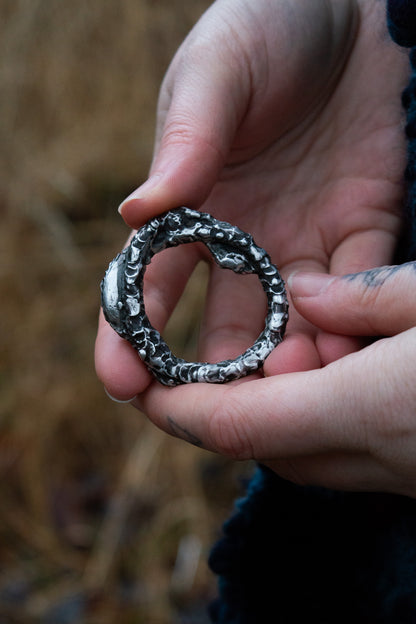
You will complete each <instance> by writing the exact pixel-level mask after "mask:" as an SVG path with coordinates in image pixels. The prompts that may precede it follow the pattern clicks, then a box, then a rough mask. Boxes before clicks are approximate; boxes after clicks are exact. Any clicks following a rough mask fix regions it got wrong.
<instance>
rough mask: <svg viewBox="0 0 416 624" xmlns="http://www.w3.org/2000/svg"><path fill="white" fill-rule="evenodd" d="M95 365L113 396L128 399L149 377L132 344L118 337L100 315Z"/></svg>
mask: <svg viewBox="0 0 416 624" xmlns="http://www.w3.org/2000/svg"><path fill="white" fill-rule="evenodd" d="M95 369H96V373H97V376H98V378H99V379H100V381H101V382H102V383H103V385H104V388H105V390H106V392H107V394H109V395H110V396H111V398H112V399H116V400H117V401H129V400H131V399H132V398H133V397H135V396H136V395H137V394H140V393H141V392H143V391H144V390H145V389H146V388H147V387H148V385H149V384H150V382H151V380H152V376H151V374H150V373H149V371H148V370H147V369H146V368H145V366H144V364H143V363H142V361H141V360H140V358H139V356H138V354H137V353H136V351H135V350H134V349H133V347H132V346H131V345H130V344H129V343H128V342H127V341H126V340H123V339H122V338H120V336H118V334H116V332H115V331H114V330H113V329H112V328H111V327H110V325H109V324H108V323H107V322H106V321H105V320H104V318H103V317H102V315H101V318H100V323H99V330H98V335H97V339H96V343H95Z"/></svg>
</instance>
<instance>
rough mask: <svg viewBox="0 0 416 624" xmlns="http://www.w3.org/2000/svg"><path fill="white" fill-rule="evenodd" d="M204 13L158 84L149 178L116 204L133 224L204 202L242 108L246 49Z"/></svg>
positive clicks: (246, 82) (245, 96)
mask: <svg viewBox="0 0 416 624" xmlns="http://www.w3.org/2000/svg"><path fill="white" fill-rule="evenodd" d="M203 19H204V26H203V28H204V30H203V31H202V33H203V34H202V35H201V34H200V35H199V36H198V35H197V34H193V35H191V36H190V37H189V38H188V40H187V41H186V42H185V44H184V45H183V46H182V48H181V49H180V50H179V52H178V53H177V55H176V57H175V59H174V61H173V63H172V66H171V68H170V70H169V71H168V74H167V76H166V78H165V81H164V83H163V86H162V90H161V95H160V99H159V112H158V130H157V140H156V150H155V157H154V161H153V164H152V168H151V175H150V178H149V180H148V181H147V182H146V183H145V184H144V185H143V186H142V187H140V188H139V189H137V190H136V191H134V192H133V193H132V194H131V195H130V196H129V197H128V198H127V199H126V200H125V201H124V202H123V203H122V205H121V206H120V212H121V214H122V216H123V218H124V219H125V221H126V222H127V223H128V224H129V225H130V226H131V227H139V226H141V225H142V224H143V223H144V222H145V221H147V220H148V219H149V218H150V217H152V216H155V215H156V214H158V213H161V212H164V211H166V210H169V209H172V208H177V207H178V206H181V205H187V206H191V207H195V208H198V207H199V206H200V205H201V204H202V203H203V202H204V201H205V199H206V198H207V196H208V195H209V193H210V191H211V189H212V187H213V185H214V183H215V182H216V181H217V179H218V176H219V171H220V169H221V168H222V167H223V165H224V163H225V161H226V158H227V156H228V153H229V149H230V145H231V143H232V141H233V138H234V135H235V132H236V129H237V127H238V125H239V123H240V121H241V119H242V117H243V115H244V113H245V111H246V108H247V103H248V101H249V97H250V76H249V72H248V71H247V70H246V69H244V67H241V65H242V64H243V63H244V55H242V54H241V55H239V54H236V52H235V50H234V48H233V44H232V42H231V39H230V37H229V36H228V37H227V36H226V35H227V32H228V29H227V25H226V23H225V22H223V23H222V22H221V20H217V21H216V22H215V23H211V22H212V20H210V19H209V15H206V16H205V17H204V18H203ZM200 29H201V26H199V27H197V29H196V32H199V30H200Z"/></svg>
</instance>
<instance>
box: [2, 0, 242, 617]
mask: <svg viewBox="0 0 416 624" xmlns="http://www.w3.org/2000/svg"><path fill="white" fill-rule="evenodd" d="M208 4H209V2H208V0H70V1H69V0H68V1H57V0H0V211H1V228H0V295H1V314H0V323H1V332H0V341H1V342H0V349H1V351H0V353H1V356H0V389H1V403H0V623H1V624H3V623H4V624H16V623H19V624H20V623H24V624H26V623H27V624H31V623H35V622H39V623H41V624H73V623H74V624H75V623H76V624H83V623H88V624H112V623H117V624H133V623H135V624H140V623H141V622H146V623H147V624H148V623H150V624H167V623H169V624H170V623H186V622H192V624H198V622H201V623H202V622H205V621H206V619H205V615H204V613H205V605H206V603H207V602H208V601H209V600H210V598H211V597H212V596H213V594H214V593H215V579H213V578H212V576H211V574H210V573H209V571H208V569H207V566H206V557H207V553H208V551H209V548H210V545H211V544H212V542H213V541H214V540H215V539H216V538H217V536H218V533H219V530H220V526H221V522H222V521H223V520H224V518H225V517H226V515H227V514H228V513H229V511H230V510H231V507H232V500H233V498H234V497H235V496H236V494H238V492H239V485H238V484H239V481H240V480H241V477H242V475H243V474H244V472H245V471H247V470H248V468H245V467H242V466H241V465H235V464H233V463H231V462H229V461H226V460H224V459H221V458H219V457H215V456H214V455H211V454H208V453H204V452H203V451H200V450H198V449H195V448H193V447H190V446H187V445H185V444H184V443H181V442H179V441H177V440H174V439H173V438H169V437H168V436H166V435H164V434H162V433H161V432H159V431H157V430H156V429H155V428H154V427H153V426H152V425H150V424H149V423H148V422H147V421H146V419H145V417H144V416H143V415H141V414H139V413H138V412H137V411H135V410H134V409H133V408H131V407H130V406H125V405H117V404H115V403H113V402H111V401H110V400H109V399H108V398H107V397H106V396H105V394H104V391H103V388H102V386H101V384H100V383H99V382H98V380H97V379H96V377H95V373H94V367H93V347H94V340H95V331H96V320H97V311H98V306H99V282H100V280H101V278H102V276H103V273H104V271H105V268H106V267H107V265H108V262H109V261H110V260H111V259H112V257H113V256H114V255H115V254H116V253H117V252H118V251H119V249H120V248H121V246H122V245H123V243H124V240H125V238H126V236H127V234H128V231H127V228H126V226H125V225H124V224H123V222H122V220H121V219H120V217H119V216H118V214H117V210H116V208H117V205H118V203H119V202H120V200H121V199H123V198H124V197H125V196H126V195H127V193H129V192H130V191H131V190H132V189H133V188H135V186H137V185H138V184H139V183H140V182H142V181H143V180H144V179H145V178H146V175H147V171H148V167H149V163H150V159H151V152H152V142H153V131H154V116H155V107H156V98H157V93H158V88H159V85H160V82H161V79H162V77H163V74H164V72H165V70H166V68H167V65H168V63H169V60H170V59H171V57H172V54H173V53H174V51H175V50H176V48H177V46H178V45H179V43H180V41H181V40H182V39H183V37H184V36H185V35H186V33H187V32H188V31H189V29H190V28H191V26H192V24H193V23H194V22H195V21H196V20H197V18H198V17H199V15H200V14H201V13H202V12H203V11H204V10H205V8H206V7H207V6H208ZM200 291H201V287H200V283H199V282H198V280H196V282H195V283H194V286H193V287H191V289H190V290H189V291H188V292H187V294H186V301H185V304H184V305H183V309H185V310H186V314H182V313H181V311H180V310H179V313H178V314H177V316H176V321H175V322H174V324H173V326H172V327H171V329H170V333H169V336H168V341H169V340H170V341H171V342H170V344H171V346H172V347H176V346H178V348H179V346H180V345H182V346H183V347H184V348H185V349H186V344H189V343H192V340H193V336H194V333H195V332H194V328H195V324H196V314H197V311H196V310H197V303H198V301H199V300H200V298H201V292H200ZM185 343H186V344H185ZM185 353H186V351H185Z"/></svg>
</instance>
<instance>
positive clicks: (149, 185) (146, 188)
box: [118, 173, 163, 215]
mask: <svg viewBox="0 0 416 624" xmlns="http://www.w3.org/2000/svg"><path fill="white" fill-rule="evenodd" d="M162 177H163V176H162V174H161V173H154V174H153V175H152V176H150V178H148V180H146V182H144V183H143V184H142V185H141V186H139V187H138V188H137V189H135V190H134V191H133V192H132V193H130V195H128V196H127V197H126V199H124V200H123V201H122V202H121V204H120V206H119V207H118V211H119V213H120V214H121V215H123V208H124V206H125V205H126V204H128V203H129V202H130V201H132V200H134V199H144V198H145V197H146V195H148V194H149V193H150V192H151V191H153V190H154V189H155V188H156V187H157V186H158V185H159V183H160V180H161V178H162Z"/></svg>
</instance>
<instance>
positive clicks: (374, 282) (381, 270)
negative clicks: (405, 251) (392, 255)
mask: <svg viewBox="0 0 416 624" xmlns="http://www.w3.org/2000/svg"><path fill="white" fill-rule="evenodd" d="M405 270H411V271H414V272H415V273H416V262H406V263H405V264H399V265H393V266H382V267H376V268H374V269H369V270H368V271H361V272H360V273H350V274H348V275H344V276H343V279H345V280H347V281H349V282H353V281H355V280H360V281H362V282H363V284H364V285H365V286H367V287H368V288H378V287H379V286H383V284H384V283H385V282H386V281H387V280H389V279H390V278H391V277H393V276H394V275H396V273H398V272H399V271H405Z"/></svg>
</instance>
